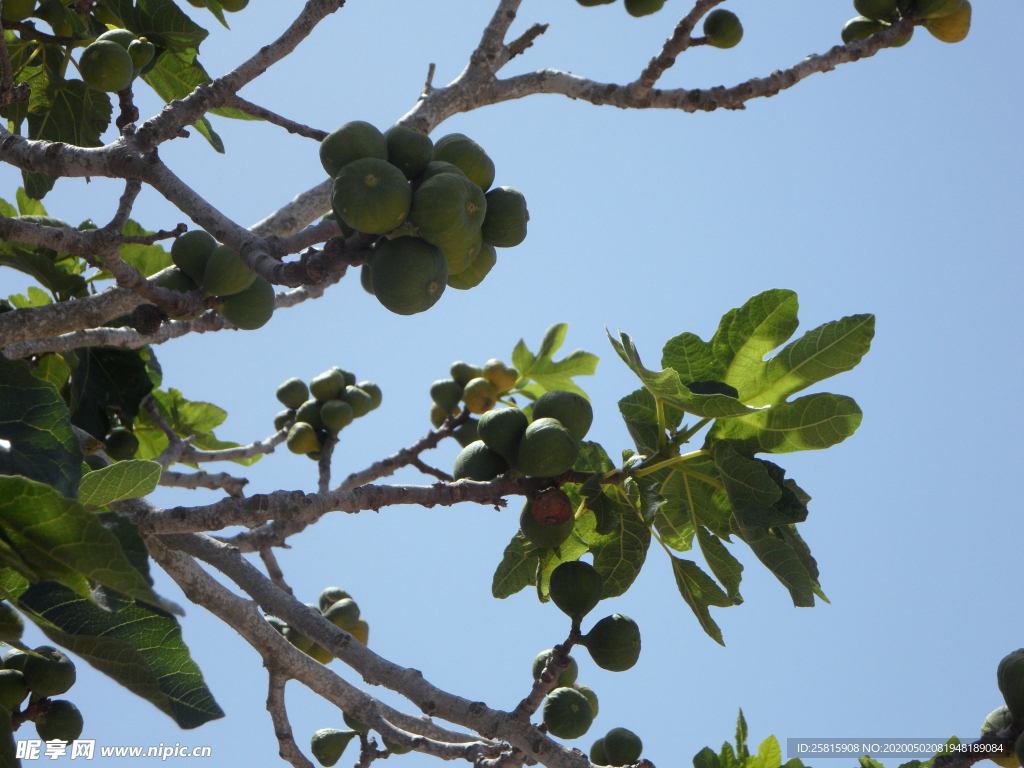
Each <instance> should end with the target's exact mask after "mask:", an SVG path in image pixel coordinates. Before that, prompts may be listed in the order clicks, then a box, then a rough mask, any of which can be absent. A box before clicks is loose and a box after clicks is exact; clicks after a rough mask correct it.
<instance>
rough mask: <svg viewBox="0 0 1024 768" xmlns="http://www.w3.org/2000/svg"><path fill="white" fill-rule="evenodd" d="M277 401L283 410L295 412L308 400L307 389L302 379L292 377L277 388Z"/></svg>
mask: <svg viewBox="0 0 1024 768" xmlns="http://www.w3.org/2000/svg"><path fill="white" fill-rule="evenodd" d="M277 399H278V402H280V403H281V405H283V406H284V407H285V408H291V409H292V410H297V409H299V408H301V407H302V405H303V403H305V402H306V401H307V400H308V399H309V388H308V387H306V382H304V381H303V380H302V379H298V378H295V377H292V378H290V379H288V380H287V381H285V382H283V383H282V384H281V385H280V386H279V387H278V388H277Z"/></svg>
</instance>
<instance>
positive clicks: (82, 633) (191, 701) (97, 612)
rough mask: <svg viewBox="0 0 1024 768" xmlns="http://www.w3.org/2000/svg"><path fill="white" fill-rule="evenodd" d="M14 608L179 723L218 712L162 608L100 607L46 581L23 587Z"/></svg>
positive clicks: (176, 627)
mask: <svg viewBox="0 0 1024 768" xmlns="http://www.w3.org/2000/svg"><path fill="white" fill-rule="evenodd" d="M112 602H113V601H112ZM18 607H19V608H20V609H21V610H23V611H25V612H27V613H28V615H29V618H31V619H32V620H33V621H34V622H35V623H36V624H38V625H39V628H40V629H41V630H42V631H43V634H45V635H46V636H47V637H48V638H49V639H50V640H52V641H53V642H54V643H57V644H59V645H62V646H64V647H65V648H67V649H69V650H71V651H72V652H74V653H75V654H77V655H78V656H80V657H82V658H84V659H85V660H86V661H87V662H89V664H90V665H91V666H93V667H95V668H96V669H98V670H99V671H100V672H103V673H104V674H106V675H108V676H110V677H111V678H113V679H114V680H116V681H117V682H118V683H120V684H121V685H123V686H124V687H125V688H127V689H128V690H130V691H131V692H132V693H135V694H136V695H138V696H141V697H142V698H143V699H145V700H146V701H148V702H150V703H151V704H153V705H154V706H155V707H157V708H158V709H159V710H160V711H162V712H164V713H165V714H167V715H169V716H170V717H171V718H172V719H173V720H174V722H175V723H177V724H178V725H179V726H180V727H182V728H196V727H198V726H200V725H202V724H204V723H207V722H209V721H210V720H216V719H218V718H220V717H223V716H224V712H223V711H222V710H221V708H220V707H219V706H218V705H217V702H216V701H215V700H214V698H213V695H212V694H211V693H210V691H209V689H208V688H207V687H206V683H205V682H204V681H203V675H202V672H200V670H199V667H198V666H197V665H196V663H195V662H194V661H193V660H192V657H191V655H190V654H189V650H188V647H187V646H186V645H185V643H184V642H183V641H182V638H181V627H180V626H179V624H178V622H177V621H176V620H175V619H174V618H173V617H171V616H168V615H167V614H165V613H163V612H162V611H158V610H155V609H153V608H150V607H149V606H146V605H143V604H140V603H134V602H130V601H122V602H120V603H116V610H111V611H104V610H103V609H101V608H99V607H98V606H96V605H95V604H93V603H91V602H90V601H88V600H84V599H81V598H78V597H76V596H75V595H74V593H72V592H70V591H69V590H67V589H65V588H63V587H61V586H60V585H58V584H53V583H51V582H42V583H40V584H35V585H33V586H31V587H29V588H28V590H26V591H25V592H24V594H22V595H21V596H20V598H19V599H18Z"/></svg>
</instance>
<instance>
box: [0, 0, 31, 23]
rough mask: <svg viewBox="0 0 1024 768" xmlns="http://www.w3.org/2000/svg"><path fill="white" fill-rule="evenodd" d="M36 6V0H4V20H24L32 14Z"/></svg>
mask: <svg viewBox="0 0 1024 768" xmlns="http://www.w3.org/2000/svg"><path fill="white" fill-rule="evenodd" d="M35 8H36V0H4V8H3V13H2V14H0V15H2V16H3V19H4V21H24V20H25V19H27V18H28V17H29V16H31V15H32V11H34V10H35Z"/></svg>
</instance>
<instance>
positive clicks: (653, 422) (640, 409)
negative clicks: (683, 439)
mask: <svg viewBox="0 0 1024 768" xmlns="http://www.w3.org/2000/svg"><path fill="white" fill-rule="evenodd" d="M664 411H665V426H666V428H667V429H670V430H675V429H677V428H678V427H679V424H680V423H681V422H682V420H683V412H682V411H681V410H680V409H679V408H676V407H674V406H671V405H666V406H665V407H664ZM619 413H621V414H622V420H623V421H624V422H626V429H627V430H628V431H629V436H630V437H631V438H633V443H634V444H635V445H636V449H637V451H638V452H639V453H640V454H641V455H643V456H651V455H653V454H655V453H657V452H658V430H659V426H658V403H657V401H656V400H655V399H654V395H652V394H651V393H650V391H649V390H647V389H645V388H641V389H638V390H636V391H635V392H633V393H632V394H629V395H626V396H625V397H624V398H622V399H621V400H619Z"/></svg>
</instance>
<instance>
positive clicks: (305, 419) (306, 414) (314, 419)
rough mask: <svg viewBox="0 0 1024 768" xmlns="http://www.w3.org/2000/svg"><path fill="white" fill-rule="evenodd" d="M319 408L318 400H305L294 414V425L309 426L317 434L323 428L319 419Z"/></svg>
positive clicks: (321, 420)
mask: <svg viewBox="0 0 1024 768" xmlns="http://www.w3.org/2000/svg"><path fill="white" fill-rule="evenodd" d="M320 408H321V404H320V401H319V400H315V399H313V400H307V401H306V402H304V403H303V404H302V405H300V406H299V409H298V410H297V411H296V412H295V421H296V423H303V424H309V426H311V427H312V428H313V429H314V430H316V431H317V432H319V431H320V430H321V429H323V428H324V422H323V419H321V418H320Z"/></svg>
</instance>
